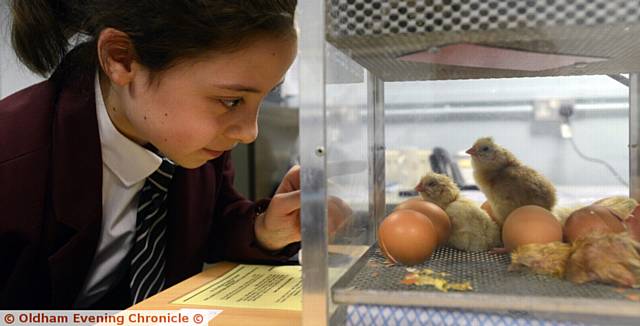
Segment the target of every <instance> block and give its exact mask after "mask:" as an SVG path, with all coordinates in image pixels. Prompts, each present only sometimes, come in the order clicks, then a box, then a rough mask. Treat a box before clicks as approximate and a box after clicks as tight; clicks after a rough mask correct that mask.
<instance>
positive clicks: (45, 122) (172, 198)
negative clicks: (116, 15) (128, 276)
mask: <svg viewBox="0 0 640 326" xmlns="http://www.w3.org/2000/svg"><path fill="white" fill-rule="evenodd" d="M61 71H63V72H61ZM84 71H87V70H86V69H85V70H84ZM89 71H90V70H89ZM94 77H95V74H94V73H90V74H86V73H84V72H83V71H82V70H81V69H66V70H65V69H63V68H59V69H58V71H57V72H56V73H54V75H53V76H52V78H50V79H49V80H47V81H44V82H42V83H40V84H37V85H34V86H32V87H29V88H27V89H25V90H22V91H20V92H18V93H16V94H14V95H12V96H9V97H7V98H6V99H4V100H2V101H0V309H10V308H20V309H42V308H60V309H69V308H71V307H72V304H73V302H74V300H75V299H76V297H77V296H78V294H79V291H80V290H81V286H82V284H83V282H84V280H85V279H86V277H87V271H88V269H89V266H90V265H91V262H92V260H93V256H94V253H95V251H96V248H97V245H98V239H99V236H100V232H101V222H102V157H101V152H100V149H101V147H100V138H99V133H98V123H97V118H96V110H95V100H94ZM233 175H234V172H233V167H232V165H231V159H230V154H229V153H228V152H227V153H225V154H224V155H223V156H221V157H219V158H217V159H215V160H212V161H209V162H207V163H206V164H205V165H203V166H202V167H200V168H197V169H184V168H180V167H177V168H176V172H175V175H174V178H173V181H172V185H171V188H170V190H169V212H168V215H167V217H168V219H167V223H168V225H167V237H166V240H167V247H166V248H167V249H166V254H165V255H166V269H165V273H166V278H167V279H166V284H167V285H166V287H169V286H171V285H173V284H175V283H178V282H180V281H182V280H184V279H186V278H188V277H189V276H192V275H194V274H196V273H198V272H200V271H201V270H202V265H203V262H213V261H216V260H221V259H224V260H233V261H246V262H277V261H285V260H286V259H287V258H288V257H289V256H291V255H292V254H293V253H295V252H296V251H297V247H298V244H293V245H290V246H287V247H286V248H285V250H283V251H281V252H279V253H272V252H267V251H265V250H263V249H261V248H259V247H258V246H257V244H256V241H255V234H254V231H253V227H254V218H255V216H256V214H257V211H259V210H260V209H263V208H264V206H265V205H267V204H268V201H263V202H261V203H260V204H256V203H254V202H251V201H249V200H247V199H245V198H243V197H242V196H241V195H240V194H239V193H238V192H236V191H235V190H234V188H233ZM260 206H263V207H260Z"/></svg>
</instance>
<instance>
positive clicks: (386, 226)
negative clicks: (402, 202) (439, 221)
mask: <svg viewBox="0 0 640 326" xmlns="http://www.w3.org/2000/svg"><path fill="white" fill-rule="evenodd" d="M437 241H438V235H437V233H436V230H435V227H434V226H433V223H431V220H429V219H428V218H427V217H426V216H425V215H424V214H421V213H419V212H416V211H414V210H410V209H400V210H397V211H394V212H392V213H391V214H389V215H388V216H387V217H386V218H385V219H384V220H383V221H382V223H381V224H380V228H379V229H378V242H379V244H380V249H381V251H382V253H383V254H384V255H385V256H386V257H387V258H389V260H391V261H392V262H394V263H402V264H405V265H416V264H420V263H422V262H424V261H426V260H427V259H428V258H429V257H431V254H432V253H433V250H434V248H435V247H436V245H437V243H438V242H437Z"/></svg>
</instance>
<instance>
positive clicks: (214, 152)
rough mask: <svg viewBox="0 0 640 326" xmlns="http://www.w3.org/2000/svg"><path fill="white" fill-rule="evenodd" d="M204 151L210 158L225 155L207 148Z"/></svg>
mask: <svg viewBox="0 0 640 326" xmlns="http://www.w3.org/2000/svg"><path fill="white" fill-rule="evenodd" d="M202 150H203V151H204V152H205V153H207V154H209V155H210V156H213V157H217V156H220V155H222V153H224V152H221V151H213V150H210V149H206V148H203V149H202Z"/></svg>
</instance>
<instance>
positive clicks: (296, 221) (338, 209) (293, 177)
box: [255, 165, 352, 250]
mask: <svg viewBox="0 0 640 326" xmlns="http://www.w3.org/2000/svg"><path fill="white" fill-rule="evenodd" d="M327 208H328V211H329V221H328V228H329V235H333V234H334V233H335V232H336V230H337V229H338V228H340V226H342V225H343V224H344V222H345V220H346V219H347V218H348V217H349V216H351V214H352V210H351V208H350V207H349V206H347V205H346V204H345V203H344V202H343V201H342V200H341V199H339V198H337V197H329V199H328V203H327ZM255 233H256V238H257V239H258V242H259V243H260V245H261V246H263V247H264V248H265V249H268V250H279V249H282V248H284V247H285V246H286V245H288V244H290V243H292V242H297V241H300V239H301V235H300V166H299V165H296V166H294V167H292V168H291V169H290V170H289V171H288V172H287V174H286V175H285V176H284V178H283V180H282V183H280V186H278V189H277V190H276V193H275V195H274V196H273V198H272V199H271V203H270V204H269V207H268V208H267V210H266V211H265V212H264V213H262V214H260V215H259V216H258V217H257V218H256V223H255Z"/></svg>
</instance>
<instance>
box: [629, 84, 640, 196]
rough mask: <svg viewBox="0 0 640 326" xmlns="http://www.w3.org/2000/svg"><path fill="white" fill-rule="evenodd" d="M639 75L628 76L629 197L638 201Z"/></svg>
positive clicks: (639, 176)
mask: <svg viewBox="0 0 640 326" xmlns="http://www.w3.org/2000/svg"><path fill="white" fill-rule="evenodd" d="M639 128H640V75H639V74H638V73H632V74H629V197H631V198H633V199H635V200H640V150H639V148H638V146H639V145H640V129H639Z"/></svg>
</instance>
